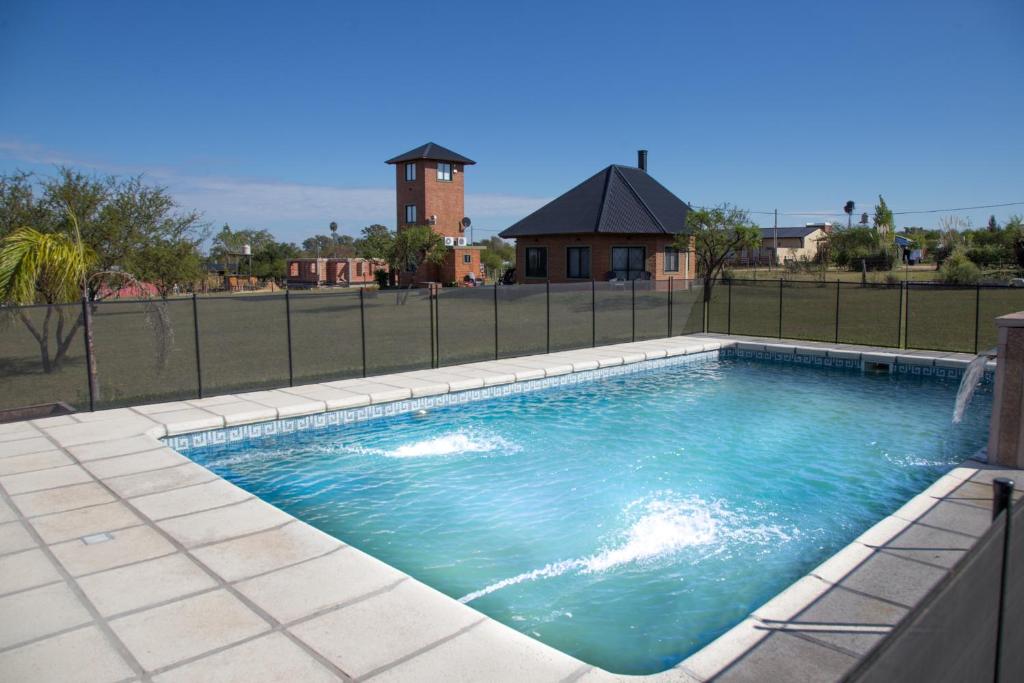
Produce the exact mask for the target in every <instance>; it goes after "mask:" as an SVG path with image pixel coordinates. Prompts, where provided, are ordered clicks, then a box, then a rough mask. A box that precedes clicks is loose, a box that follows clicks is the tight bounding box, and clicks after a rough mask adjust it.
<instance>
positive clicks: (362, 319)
mask: <svg viewBox="0 0 1024 683" xmlns="http://www.w3.org/2000/svg"><path fill="white" fill-rule="evenodd" d="M365 296H366V287H360V288H359V339H360V347H361V349H362V352H363V377H366V305H365V304H364V302H363V299H364V298H365Z"/></svg>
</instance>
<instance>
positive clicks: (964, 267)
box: [939, 249, 981, 285]
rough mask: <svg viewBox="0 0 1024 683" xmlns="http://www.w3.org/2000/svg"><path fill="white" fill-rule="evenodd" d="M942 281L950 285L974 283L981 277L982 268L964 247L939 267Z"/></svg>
mask: <svg viewBox="0 0 1024 683" xmlns="http://www.w3.org/2000/svg"><path fill="white" fill-rule="evenodd" d="M939 273H940V274H941V275H942V281H943V282H945V283H946V284H948V285H973V284H975V283H977V282H978V280H979V279H980V278H981V269H979V268H978V266H976V265H975V264H974V262H973V261H971V259H970V258H968V256H967V254H966V252H965V251H964V250H963V249H957V250H956V251H954V252H953V253H952V254H950V255H949V256H948V257H946V260H945V262H943V264H942V268H940V269H939Z"/></svg>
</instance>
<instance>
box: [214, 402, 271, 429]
mask: <svg viewBox="0 0 1024 683" xmlns="http://www.w3.org/2000/svg"><path fill="white" fill-rule="evenodd" d="M205 410H207V411H209V412H211V413H214V414H215V415H220V416H222V417H223V418H224V424H225V425H226V426H229V427H230V426H231V425H240V424H249V423H252V422H263V421H266V420H276V419H277V409H276V408H271V407H269V406H265V405H261V404H259V403H256V402H254V401H244V400H243V401H231V402H230V403H223V404H221V405H215V406H208V407H207V408H205Z"/></svg>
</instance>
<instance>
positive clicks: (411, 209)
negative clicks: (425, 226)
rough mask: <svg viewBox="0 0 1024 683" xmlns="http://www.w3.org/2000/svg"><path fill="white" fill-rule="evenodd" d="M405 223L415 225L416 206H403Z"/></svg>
mask: <svg viewBox="0 0 1024 683" xmlns="http://www.w3.org/2000/svg"><path fill="white" fill-rule="evenodd" d="M405 222H406V223H410V224H411V223H415V222H416V205H415V204H406V205H405Z"/></svg>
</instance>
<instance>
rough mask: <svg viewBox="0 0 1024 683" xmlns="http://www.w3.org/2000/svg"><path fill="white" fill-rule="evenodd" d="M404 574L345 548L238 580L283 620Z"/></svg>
mask: <svg viewBox="0 0 1024 683" xmlns="http://www.w3.org/2000/svg"><path fill="white" fill-rule="evenodd" d="M403 577H404V574H402V573H400V572H399V571H397V570H396V569H392V568H391V567H389V566H388V565H386V564H384V563H383V562H380V561H378V560H375V559H373V558H372V557H370V556H369V555H366V554H364V553H361V552H359V551H358V550H356V549H355V548H350V547H345V548H342V549H341V550H338V551H336V552H333V553H331V554H330V555H325V556H324V557H319V558H316V559H313V560H309V561H308V562H303V563H302V564H297V565H295V566H292V567H287V568H285V569H279V570H278V571H276V572H272V573H270V574H264V575H263V576H257V577H256V578H254V579H249V580H247V581H243V582H241V583H239V584H237V587H238V590H240V591H241V592H242V593H243V594H245V595H246V596H247V597H248V598H249V599H250V600H252V601H253V602H254V603H256V604H257V605H259V606H260V607H261V608H263V609H264V610H265V611H266V612H267V613H269V614H270V615H271V616H273V617H274V618H275V619H277V620H278V621H280V622H281V623H288V622H291V621H294V620H296V619H299V618H301V617H304V616H307V615H309V614H312V613H313V612H316V611H317V610H320V609H323V608H325V607H330V606H331V605H336V604H339V603H343V602H348V601H350V600H354V599H356V598H358V597H361V596H363V595H366V594H367V593H370V592H372V591H375V590H379V589H381V588H384V587H385V586H388V585H390V584H393V583H395V582H396V581H399V580H401V579H402V578H403Z"/></svg>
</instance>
